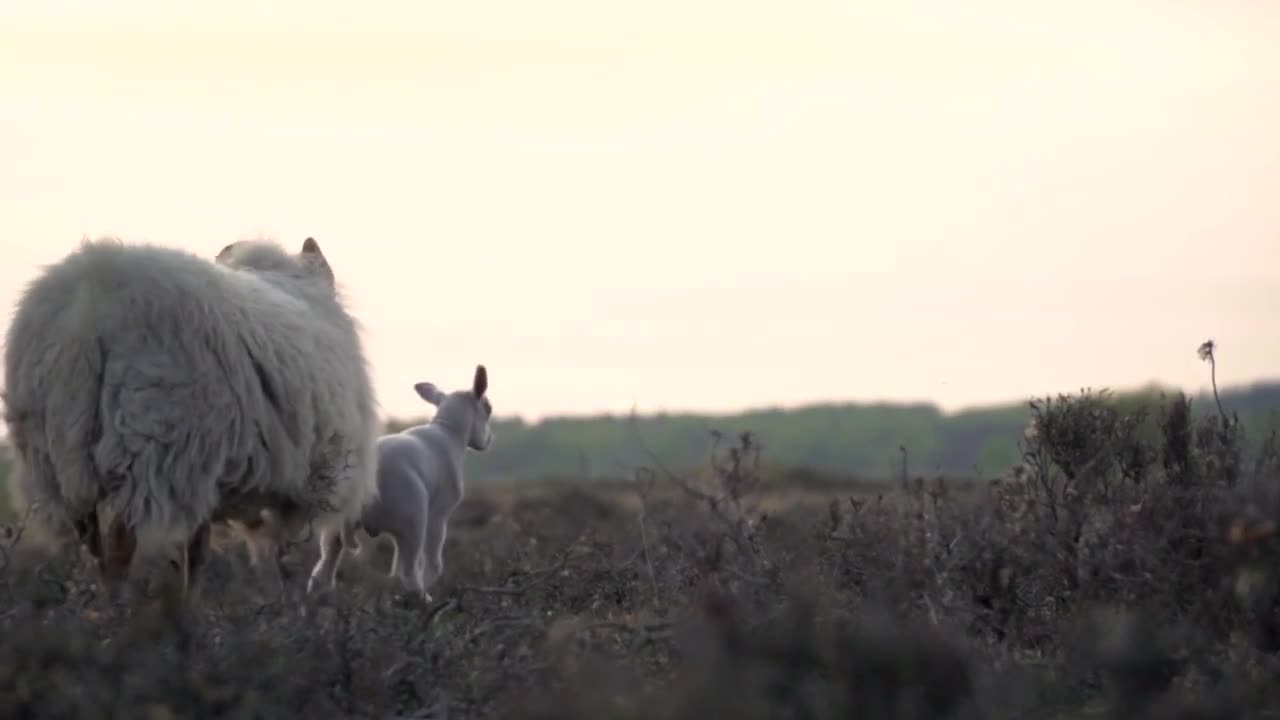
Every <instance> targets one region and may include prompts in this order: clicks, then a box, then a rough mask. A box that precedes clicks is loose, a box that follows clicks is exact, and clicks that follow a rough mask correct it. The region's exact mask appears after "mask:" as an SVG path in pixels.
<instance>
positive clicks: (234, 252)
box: [215, 238, 334, 290]
mask: <svg viewBox="0 0 1280 720" xmlns="http://www.w3.org/2000/svg"><path fill="white" fill-rule="evenodd" d="M215 262H217V263H218V264H220V265H226V266H227V267H232V268H235V269H237V270H247V271H249V272H254V273H272V274H275V275H281V276H285V277H287V278H289V279H291V280H295V281H298V282H301V283H303V284H312V283H314V282H319V283H321V284H322V285H324V286H326V287H328V288H329V289H330V290H332V289H333V287H334V277H333V268H331V267H329V261H328V260H326V259H325V257H324V253H322V252H320V243H317V242H316V241H315V238H307V239H306V240H305V241H303V243H302V250H301V251H300V252H298V253H297V254H290V253H288V252H287V251H285V249H284V248H282V247H280V246H279V245H277V244H276V243H273V242H268V241H266V240H240V241H238V242H233V243H231V244H230V245H228V246H226V247H224V248H222V250H221V252H219V253H218V256H217V258H215Z"/></svg>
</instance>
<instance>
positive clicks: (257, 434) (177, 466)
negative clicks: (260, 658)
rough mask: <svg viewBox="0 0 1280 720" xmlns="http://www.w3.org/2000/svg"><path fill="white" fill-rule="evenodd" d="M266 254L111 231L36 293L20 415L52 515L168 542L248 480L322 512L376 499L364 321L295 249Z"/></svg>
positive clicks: (16, 360) (11, 365)
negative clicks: (246, 257) (232, 259)
mask: <svg viewBox="0 0 1280 720" xmlns="http://www.w3.org/2000/svg"><path fill="white" fill-rule="evenodd" d="M252 252H254V253H256V254H257V259H258V260H263V259H265V260H267V262H261V263H259V264H258V265H255V266H254V267H253V269H249V268H247V267H244V268H235V267H228V266H224V265H221V264H218V263H215V262H213V261H211V260H206V259H204V258H201V257H198V256H196V255H194V254H192V253H188V252H185V251H181V250H176V249H171V248H164V247H156V246H151V245H124V244H121V243H119V242H115V241H97V242H92V243H86V244H84V245H83V246H82V247H81V248H80V249H79V250H77V251H75V252H73V253H71V254H70V255H68V256H67V257H65V258H63V259H62V260H61V261H59V262H57V263H55V264H53V265H51V266H49V267H47V268H46V269H45V270H44V271H43V272H42V273H41V274H40V276H39V277H37V279H36V280H35V281H33V282H32V283H31V284H30V285H29V286H28V287H27V288H26V290H25V292H24V294H23V295H22V297H21V299H20V300H19V302H18V306H17V309H16V312H15V315H14V319H13V321H12V324H11V325H10V327H9V331H8V334H7V338H6V347H5V358H4V360H5V368H4V369H5V406H6V407H5V419H6V422H7V423H8V426H9V435H10V441H11V443H12V446H13V448H14V458H15V460H16V464H17V465H18V467H17V470H18V473H17V477H18V478H19V482H20V483H21V485H20V488H19V490H20V492H21V493H22V494H23V495H24V496H25V499H26V500H28V501H35V502H36V503H37V507H38V508H39V509H40V510H41V511H42V512H43V513H44V515H45V518H44V519H45V520H47V521H49V522H53V523H64V524H65V523H67V522H68V521H70V522H74V521H75V520H77V519H79V518H82V517H84V516H85V515H86V514H87V513H89V512H92V511H94V509H95V508H96V507H98V506H99V504H101V505H102V507H103V509H104V510H106V511H108V512H111V513H113V514H116V515H117V516H118V517H120V518H121V519H122V520H123V521H124V522H125V524H126V525H127V526H129V527H131V528H133V530H134V532H135V533H137V536H138V539H139V541H140V542H143V543H148V542H162V541H164V542H167V541H172V540H177V539H185V538H187V537H189V536H190V535H191V533H192V532H194V531H195V529H196V528H197V527H198V526H199V525H200V524H201V523H203V522H205V521H207V520H209V519H210V517H211V516H212V514H213V513H214V511H215V510H216V509H217V508H218V506H219V505H220V504H221V503H223V502H224V501H226V500H228V499H232V498H234V497H236V496H237V495H239V494H241V493H245V492H266V493H272V494H274V495H276V496H279V497H285V498H289V499H291V500H293V501H295V502H297V503H299V504H300V505H301V506H302V507H303V508H304V509H306V510H307V511H308V512H309V513H310V515H311V516H312V517H313V518H315V519H318V520H320V521H321V522H327V521H330V520H332V521H337V520H338V519H339V518H343V517H350V516H356V517H358V515H359V512H360V511H361V510H362V509H363V507H365V506H366V505H367V504H368V503H369V502H371V501H372V499H373V498H374V497H375V496H376V493H377V486H376V480H375V478H376V474H375V465H376V455H375V454H374V439H375V437H376V435H377V434H378V427H377V418H376V414H375V406H374V400H373V391H372V387H371V383H370V379H369V371H368V368H367V365H366V362H365V358H364V354H363V350H362V348H361V344H360V340H359V336H358V333H357V328H356V324H355V321H354V320H353V319H352V318H351V317H350V315H349V314H348V313H347V312H346V310H345V309H344V308H343V306H342V303H341V301H340V300H339V299H338V297H337V295H336V293H335V291H334V289H333V286H332V284H330V282H329V281H328V280H327V279H324V280H322V279H320V278H318V277H316V276H314V275H310V276H309V275H308V274H307V273H306V272H305V269H304V268H303V267H302V265H301V264H299V263H298V262H297V261H296V259H295V257H294V256H291V255H289V254H287V253H286V252H285V251H284V250H283V249H281V248H279V246H275V245H271V244H260V245H255V246H254V247H253V248H252ZM273 254H274V255H277V256H278V257H272V255H273Z"/></svg>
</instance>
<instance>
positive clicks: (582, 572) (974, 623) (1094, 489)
mask: <svg viewBox="0 0 1280 720" xmlns="http://www.w3.org/2000/svg"><path fill="white" fill-rule="evenodd" d="M1035 412H1036V418H1037V419H1036V427H1037V431H1038V432H1037V434H1036V436H1035V437H1033V438H1031V439H1030V440H1028V442H1027V447H1026V455H1025V461H1026V462H1025V463H1024V465H1023V467H1022V468H1021V469H1020V470H1019V471H1018V472H1016V473H1011V474H1010V475H1008V476H1006V477H1004V478H1002V479H1000V480H998V481H993V480H939V479H937V478H931V477H916V476H915V475H914V474H913V473H911V472H910V471H909V468H908V473H907V475H906V476H905V477H902V478H898V479H896V480H895V481H894V482H893V483H890V484H886V485H885V486H883V487H882V488H879V489H877V488H875V487H869V486H866V485H860V486H852V485H851V486H842V485H841V484H840V483H838V482H832V483H813V484H810V485H809V486H808V487H805V488H798V487H796V486H795V484H794V483H793V484H791V485H786V484H779V483H763V482H762V481H761V479H760V476H759V472H758V470H757V467H758V466H757V462H758V460H759V458H758V452H757V450H758V447H757V446H756V444H755V442H754V440H753V439H752V438H751V437H750V436H749V435H741V436H735V437H729V438H725V439H724V440H723V442H722V443H721V444H720V446H719V448H718V450H717V451H716V452H715V453H714V456H713V457H712V458H711V460H710V461H709V463H708V466H707V467H706V468H705V469H704V470H703V471H701V472H698V473H696V474H695V475H694V476H683V475H678V474H675V473H670V472H667V471H664V470H662V469H659V468H640V469H638V470H637V472H636V475H635V477H634V478H633V479H632V480H630V481H628V482H624V483H617V484H586V483H572V482H560V483H543V484H537V485H522V486H518V487H472V488H470V489H469V490H468V496H467V499H466V500H465V501H464V504H463V505H462V506H461V507H460V508H459V510H458V512H457V513H456V515H455V517H454V520H453V521H452V523H451V525H450V528H449V539H448V543H447V545H446V549H445V573H444V577H443V578H442V579H441V581H440V583H439V584H438V585H437V586H436V587H435V588H433V590H432V594H433V595H434V596H435V600H434V601H433V602H431V603H430V604H425V603H423V602H422V601H421V600H418V599H414V598H409V597H406V596H405V595H403V594H401V593H399V592H397V591H396V588H395V587H393V586H391V585H390V584H389V583H388V582H387V581H386V580H384V579H383V576H384V575H385V570H386V568H387V566H388V564H389V552H387V551H386V547H385V546H384V545H383V544H382V543H379V545H378V546H377V547H378V552H376V553H366V554H365V555H366V556H367V555H372V557H366V556H362V557H360V558H358V559H356V560H348V561H347V562H346V563H344V565H343V570H342V572H341V574H340V579H339V584H338V587H337V590H336V591H333V592H326V593H323V594H320V595H318V596H316V597H312V598H306V597H303V593H302V587H303V585H304V584H305V581H306V574H307V573H308V571H309V569H310V567H311V565H312V564H313V563H314V561H315V555H316V551H315V548H314V543H313V542H309V541H307V539H306V538H302V539H300V540H299V541H298V542H296V543H295V544H294V545H293V546H292V548H291V549H290V552H289V555H288V556H287V567H288V568H289V569H290V573H289V576H288V577H287V578H286V589H285V591H284V592H283V593H281V592H277V591H276V590H275V589H274V587H275V586H273V584H272V583H271V576H270V572H269V571H268V570H266V569H262V568H255V567H250V566H249V564H248V561H247V556H246V553H245V552H244V549H243V548H242V547H240V546H235V545H233V546H228V547H224V548H223V549H222V552H221V553H220V554H218V555H217V556H216V557H215V558H214V559H213V561H212V563H211V568H210V578H209V581H208V583H207V585H206V586H205V588H204V593H203V596H202V599H201V600H202V602H201V605H200V606H199V607H198V608H196V609H194V610H191V611H184V610H182V609H180V608H179V607H178V606H177V605H176V604H175V603H174V602H172V597H173V596H172V593H171V592H169V591H168V590H167V585H166V578H167V577H168V575H167V574H166V573H165V572H163V571H162V569H160V568H156V569H155V570H154V572H152V573H150V574H147V573H143V576H142V577H140V578H138V580H137V584H138V587H139V590H138V592H139V593H140V596H141V597H143V598H144V601H143V602H140V603H137V604H135V605H132V606H126V605H123V604H118V605H117V604H113V603H111V602H109V601H108V600H107V599H106V598H105V597H102V596H100V595H99V594H98V593H97V586H96V582H95V580H94V574H93V571H92V567H91V565H90V564H89V563H86V562H85V561H84V560H83V558H81V557H80V555H79V554H77V553H75V552H71V551H69V550H68V551H66V552H64V553H62V554H59V555H55V556H47V555H43V554H39V553H36V552H34V551H28V550H24V547H26V546H25V545H24V543H22V542H21V534H22V528H21V527H17V528H9V529H8V530H7V531H6V533H5V539H4V540H3V543H4V544H3V547H4V548H5V550H4V552H3V553H0V565H2V566H3V567H2V568H0V633H3V635H2V637H3V643H0V715H2V716H4V717H13V718H23V717H31V718H34V717H39V718H178V717H191V718H205V717H209V718H212V717H225V718H256V717H261V718H267V717H272V718H279V717H309V718H341V717H352V718H471V717H508V718H548V719H549V718H701V719H703V720H705V718H710V717H726V718H730V717H736V718H744V719H745V718H765V717H769V718H773V717H784V718H835V717H842V718H847V717H858V718H873V719H874V718H946V717H952V718H1036V717H1044V718H1071V717H1117V718H1121V717H1123V718H1141V717H1151V718H1156V717H1160V718H1171V717H1183V718H1192V717H1197V718H1224V719H1225V718H1246V717H1272V716H1276V715H1278V714H1280V683H1277V682H1276V680H1277V678H1276V674H1275V673H1276V672H1277V670H1278V669H1280V668H1277V663H1276V661H1275V658H1274V652H1275V651H1276V650H1277V649H1278V648H1280V615H1278V614H1277V591H1276V574H1275V573H1274V568H1275V567H1276V560H1277V552H1276V548H1275V545H1274V543H1275V539H1274V537H1273V536H1272V535H1271V534H1270V531H1271V529H1272V527H1273V524H1274V521H1275V519H1276V514H1275V510H1276V507H1275V504H1274V500H1273V499H1272V498H1273V497H1274V494H1273V493H1272V492H1271V490H1270V487H1271V485H1273V484H1274V483H1275V482H1276V481H1277V479H1280V474H1278V472H1277V471H1278V470H1280V465H1277V462H1278V461H1280V453H1276V452H1275V446H1274V443H1270V442H1269V443H1264V444H1263V445H1264V450H1263V452H1262V453H1261V455H1260V456H1259V457H1256V458H1245V457H1242V456H1241V453H1240V451H1239V447H1240V433H1241V432H1242V429H1241V428H1240V427H1239V426H1238V424H1234V423H1233V422H1232V421H1231V420H1230V418H1220V417H1217V416H1213V417H1209V418H1206V419H1203V420H1201V419H1197V418H1195V417H1193V416H1192V415H1191V414H1190V413H1189V412H1187V408H1186V403H1185V402H1184V401H1183V400H1182V399H1180V398H1173V399H1172V400H1170V401H1168V402H1167V404H1165V405H1164V406H1161V407H1157V408H1152V409H1151V412H1150V413H1147V414H1144V413H1141V412H1139V413H1137V414H1126V413H1121V412H1119V411H1116V410H1114V409H1112V408H1111V407H1110V406H1109V405H1108V404H1107V403H1105V402H1103V399H1101V398H1099V397H1096V396H1090V395H1081V396H1075V397H1062V398H1058V399H1056V400H1055V401H1053V402H1051V403H1048V404H1047V405H1041V406H1039V407H1038V409H1037V410H1036V411H1035Z"/></svg>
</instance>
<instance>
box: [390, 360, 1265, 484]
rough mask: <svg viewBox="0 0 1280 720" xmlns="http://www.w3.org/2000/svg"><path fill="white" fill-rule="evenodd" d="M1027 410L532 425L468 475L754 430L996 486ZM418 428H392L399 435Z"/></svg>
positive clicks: (520, 475)
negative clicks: (904, 451) (987, 479)
mask: <svg viewBox="0 0 1280 720" xmlns="http://www.w3.org/2000/svg"><path fill="white" fill-rule="evenodd" d="M1159 393H1160V390H1159V389H1158V388H1149V389H1144V390H1140V391H1136V392H1129V393H1116V394H1115V397H1116V401H1117V402H1119V403H1123V404H1136V403H1139V402H1142V401H1144V400H1145V401H1156V400H1158V398H1159ZM1222 402H1223V405H1224V406H1225V408H1226V409H1227V411H1228V412H1231V411H1232V410H1234V411H1236V412H1238V413H1239V414H1240V419H1241V422H1242V423H1244V426H1245V429H1246V431H1247V433H1248V434H1249V437H1251V438H1253V439H1255V440H1256V439H1258V438H1260V437H1262V436H1263V435H1264V434H1265V433H1266V432H1267V431H1268V430H1270V429H1272V428H1276V427H1280V382H1277V383H1266V384H1259V385H1254V386H1250V387H1243V388H1234V389H1230V390H1227V391H1226V392H1224V393H1223V394H1222ZM1192 407H1193V409H1195V410H1197V411H1199V412H1207V411H1209V410H1210V409H1212V407H1213V398H1212V396H1211V395H1209V396H1198V397H1196V398H1194V399H1193V402H1192ZM1029 417H1030V409H1029V408H1028V406H1027V405H1026V404H1025V403H1023V404H1017V405H1015V404H1010V405H1003V406H995V407H990V408H984V409H976V410H969V411H965V412H960V413H955V414H950V415H948V414H944V413H943V412H942V411H940V410H939V409H938V408H937V407H935V406H933V405H928V404H918V405H890V404H866V405H856V404H842V405H819V406H809V407H804V408H799V409H795V410H756V411H751V412H745V413H740V414H735V415H726V416H708V415H685V414H678V415H666V414H660V415H652V416H641V417H637V418H635V419H634V420H632V419H630V418H628V417H625V416H623V417H617V416H603V417H589V418H557V419H547V420H544V421H542V422H539V423H536V424H529V423H523V422H520V421H518V420H503V421H499V422H496V423H495V424H494V430H495V432H496V433H497V436H498V440H497V442H496V443H495V444H494V446H493V448H492V449H491V450H490V451H489V452H488V453H485V454H472V455H471V456H470V458H469V459H468V461H467V462H468V465H467V474H468V476H469V477H472V478H475V479H477V480H486V479H510V480H522V479H532V478H539V477H546V476H570V477H605V476H617V475H619V474H623V473H625V472H627V471H629V469H630V468H633V467H635V466H636V465H637V464H641V463H645V462H648V458H649V456H648V455H647V454H646V453H645V452H644V450H645V449H647V450H648V451H649V452H651V453H653V455H654V456H656V457H658V458H660V459H661V460H662V462H663V463H664V464H666V465H668V466H674V467H680V468H684V467H690V466H694V465H698V464H700V463H702V462H703V461H704V460H705V458H706V454H707V451H708V449H709V447H710V445H709V431H710V430H712V429H716V430H720V431H721V432H724V433H726V434H732V433H737V432H740V431H743V430H751V431H752V432H754V433H755V434H756V435H757V436H758V437H759V438H760V441H761V443H762V444H763V446H764V453H765V455H766V456H767V459H768V461H769V462H770V463H771V464H775V465H784V466H800V467H810V468H814V469H819V470H826V471H831V472H837V473H844V474H850V475H856V476H860V477H864V478H882V477H886V476H889V474H890V472H891V470H892V468H893V466H894V465H893V464H894V463H895V462H896V459H897V457H898V450H897V448H898V446H899V445H905V446H906V447H907V448H908V450H909V452H910V458H911V466H912V468H914V469H915V470H916V471H919V472H941V473H945V474H947V475H965V476H971V475H973V474H974V473H975V472H980V473H981V474H982V475H984V476H993V475H995V474H997V473H999V472H1001V471H1003V470H1004V469H1005V468H1007V467H1009V466H1010V465H1012V464H1014V463H1015V462H1016V461H1017V459H1018V450H1017V445H1016V441H1017V439H1018V438H1019V437H1020V436H1021V433H1022V430H1023V428H1024V427H1026V423H1027V420H1028V418H1029ZM414 422H420V420H416V419H415V420H410V421H394V420H393V421H392V422H390V423H389V426H390V427H391V428H392V429H399V428H401V427H403V426H405V425H406V424H412V423H414Z"/></svg>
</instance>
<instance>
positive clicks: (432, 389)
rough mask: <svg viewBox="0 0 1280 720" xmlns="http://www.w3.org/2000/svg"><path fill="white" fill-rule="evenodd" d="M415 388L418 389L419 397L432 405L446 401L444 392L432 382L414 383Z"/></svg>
mask: <svg viewBox="0 0 1280 720" xmlns="http://www.w3.org/2000/svg"><path fill="white" fill-rule="evenodd" d="M413 389H414V390H416V391H417V393H418V397H420V398H422V399H423V400H426V401H427V402H429V403H431V404H432V405H439V404H440V403H441V402H444V393H443V392H440V388H438V387H436V386H435V385H433V384H432V383H429V382H420V383H418V384H416V385H414V386H413Z"/></svg>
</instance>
